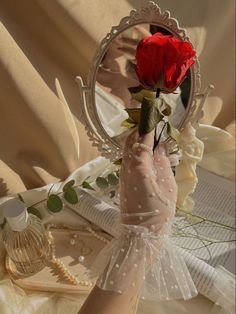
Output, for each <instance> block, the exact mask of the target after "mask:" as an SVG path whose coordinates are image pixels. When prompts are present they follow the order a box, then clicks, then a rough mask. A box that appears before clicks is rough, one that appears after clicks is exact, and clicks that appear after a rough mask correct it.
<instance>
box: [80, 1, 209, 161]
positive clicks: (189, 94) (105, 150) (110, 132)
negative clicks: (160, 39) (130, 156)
mask: <svg viewBox="0 0 236 314" xmlns="http://www.w3.org/2000/svg"><path fill="white" fill-rule="evenodd" d="M156 32H159V33H161V34H163V35H173V36H175V37H177V38H178V39H180V40H183V41H187V42H190V40H189V38H188V37H187V35H186V32H185V30H183V29H181V28H180V27H179V25H178V22H177V20H175V19H174V18H172V17H171V16H170V13H169V12H168V11H163V12H162V11H161V9H160V8H159V7H158V5H157V4H155V3H154V2H152V1H150V2H147V3H146V5H145V6H144V7H142V8H141V9H140V10H133V11H131V12H130V15H129V16H127V17H124V18H123V19H122V20H121V21H120V23H119V25H118V26H114V27H112V29H111V31H110V33H108V34H107V35H106V37H105V38H104V39H103V40H102V42H101V44H100V46H99V47H98V50H97V52H96V54H95V56H94V59H93V63H92V67H91V69H90V73H89V76H88V82H87V85H84V84H83V81H82V79H81V78H80V77H77V82H78V84H79V88H80V101H81V103H82V107H83V109H82V114H83V123H84V124H85V127H86V129H87V133H88V136H89V138H90V140H91V141H92V142H93V145H94V146H97V147H98V149H99V150H100V151H101V153H102V155H103V156H105V157H108V158H109V159H110V160H112V161H114V160H117V159H119V158H120V157H121V156H122V144H123V143H124V140H125V138H126V136H127V134H128V133H129V132H130V130H129V129H127V128H126V127H125V126H124V125H123V124H122V122H123V121H125V120H126V119H127V118H128V114H127V111H126V110H125V109H127V108H139V107H140V103H138V101H135V100H133V99H132V98H131V94H130V92H129V90H128V88H130V87H135V86H137V85H139V82H138V78H137V75H136V71H135V66H136V65H135V52H136V47H137V45H138V43H139V41H140V40H141V39H142V38H144V37H146V36H150V35H152V34H155V33H156ZM211 88H212V87H211V86H210V87H208V88H207V89H206V91H205V92H204V93H200V73H199V62H198V59H197V57H196V58H195V63H194V65H193V66H192V67H191V68H189V70H188V71H187V73H186V76H185V79H184V81H182V83H181V84H180V86H179V87H178V88H177V89H176V91H175V92H174V93H172V94H167V95H165V97H168V102H169V103H170V104H171V107H172V112H173V114H172V116H171V117H170V119H171V122H172V124H173V125H174V127H175V128H178V129H181V128H184V126H185V125H186V123H188V122H191V124H192V125H193V126H194V127H196V126H197V123H198V121H199V119H200V118H201V117H202V114H203V112H202V106H203V103H204V100H205V98H206V97H207V95H208V93H209V90H210V89H211Z"/></svg>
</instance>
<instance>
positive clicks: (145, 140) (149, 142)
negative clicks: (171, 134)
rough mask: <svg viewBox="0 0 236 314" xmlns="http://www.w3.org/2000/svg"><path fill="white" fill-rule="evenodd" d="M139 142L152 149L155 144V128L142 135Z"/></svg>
mask: <svg viewBox="0 0 236 314" xmlns="http://www.w3.org/2000/svg"><path fill="white" fill-rule="evenodd" d="M138 143H142V144H144V145H146V146H148V147H149V148H150V149H152V148H153V145H154V129H153V130H152V131H151V132H149V133H147V134H143V135H140V136H139V139H138Z"/></svg>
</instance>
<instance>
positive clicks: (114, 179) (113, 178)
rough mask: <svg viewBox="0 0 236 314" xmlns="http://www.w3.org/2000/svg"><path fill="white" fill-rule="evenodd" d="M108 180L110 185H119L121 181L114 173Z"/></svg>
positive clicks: (110, 174)
mask: <svg viewBox="0 0 236 314" xmlns="http://www.w3.org/2000/svg"><path fill="white" fill-rule="evenodd" d="M107 180H108V183H109V184H110V185H117V184H118V183H119V179H118V178H117V176H116V175H115V174H114V173H109V175H108V176H107Z"/></svg>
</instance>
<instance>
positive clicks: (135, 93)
mask: <svg viewBox="0 0 236 314" xmlns="http://www.w3.org/2000/svg"><path fill="white" fill-rule="evenodd" d="M128 90H129V92H130V93H131V95H132V98H133V99H135V100H137V101H138V102H140V103H141V102H142V100H143V98H144V97H146V98H151V99H155V98H156V92H154V91H151V90H148V89H144V88H143V87H142V86H137V87H130V88H128Z"/></svg>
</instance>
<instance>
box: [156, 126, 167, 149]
mask: <svg viewBox="0 0 236 314" xmlns="http://www.w3.org/2000/svg"><path fill="white" fill-rule="evenodd" d="M166 124H167V122H165V123H164V125H163V127H162V129H161V132H160V134H159V136H158V139H157V140H156V128H155V140H154V147H153V151H154V150H155V148H156V147H157V145H158V144H159V142H160V139H161V135H162V133H163V131H164V129H165V126H166Z"/></svg>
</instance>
